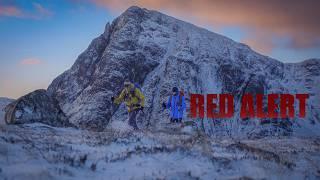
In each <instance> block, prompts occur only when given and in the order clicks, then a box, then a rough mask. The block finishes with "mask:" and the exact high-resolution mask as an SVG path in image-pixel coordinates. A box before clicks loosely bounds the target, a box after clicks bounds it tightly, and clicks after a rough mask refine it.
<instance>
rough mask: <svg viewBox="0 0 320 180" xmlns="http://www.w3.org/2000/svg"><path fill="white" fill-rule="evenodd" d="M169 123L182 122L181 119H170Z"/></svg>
mask: <svg viewBox="0 0 320 180" xmlns="http://www.w3.org/2000/svg"><path fill="white" fill-rule="evenodd" d="M170 122H172V123H175V122H176V123H181V122H182V118H171V119H170Z"/></svg>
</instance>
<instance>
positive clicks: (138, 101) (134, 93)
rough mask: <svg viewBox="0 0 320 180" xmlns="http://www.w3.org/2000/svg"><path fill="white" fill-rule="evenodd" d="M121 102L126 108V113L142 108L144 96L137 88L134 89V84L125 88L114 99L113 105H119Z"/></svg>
mask: <svg viewBox="0 0 320 180" xmlns="http://www.w3.org/2000/svg"><path fill="white" fill-rule="evenodd" d="M123 101H124V102H125V104H126V106H127V108H128V112H131V111H133V110H136V109H138V108H140V106H141V107H144V95H143V94H142V92H141V91H140V90H139V89H138V88H135V87H134V84H130V85H129V86H128V87H125V88H124V89H123V90H122V91H121V93H120V95H119V96H118V97H116V98H115V99H114V103H116V104H121V102H123Z"/></svg>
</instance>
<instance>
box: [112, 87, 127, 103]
mask: <svg viewBox="0 0 320 180" xmlns="http://www.w3.org/2000/svg"><path fill="white" fill-rule="evenodd" d="M125 94H126V92H125V89H123V90H122V91H121V93H120V95H119V96H118V97H116V98H115V99H114V101H113V102H114V103H115V104H121V103H122V101H123V99H124V96H125Z"/></svg>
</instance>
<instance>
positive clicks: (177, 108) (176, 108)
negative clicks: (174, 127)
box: [166, 95, 186, 119]
mask: <svg viewBox="0 0 320 180" xmlns="http://www.w3.org/2000/svg"><path fill="white" fill-rule="evenodd" d="M181 98H182V99H181V104H180V105H179V102H180V95H176V96H170V97H169V99H168V103H167V106H166V107H167V108H168V109H169V108H170V116H171V118H174V119H179V118H182V117H183V111H184V110H185V109H186V103H185V100H184V96H182V97H181ZM170 99H171V101H170Z"/></svg>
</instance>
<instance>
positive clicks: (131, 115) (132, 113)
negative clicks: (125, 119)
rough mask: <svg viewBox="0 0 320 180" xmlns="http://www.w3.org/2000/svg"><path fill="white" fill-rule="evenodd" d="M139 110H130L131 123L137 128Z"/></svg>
mask: <svg viewBox="0 0 320 180" xmlns="http://www.w3.org/2000/svg"><path fill="white" fill-rule="evenodd" d="M138 112H139V111H137V110H133V111H131V112H129V125H130V126H132V127H133V128H134V129H135V130H136V129H139V128H138V126H137V122H136V117H137V114H138Z"/></svg>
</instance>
